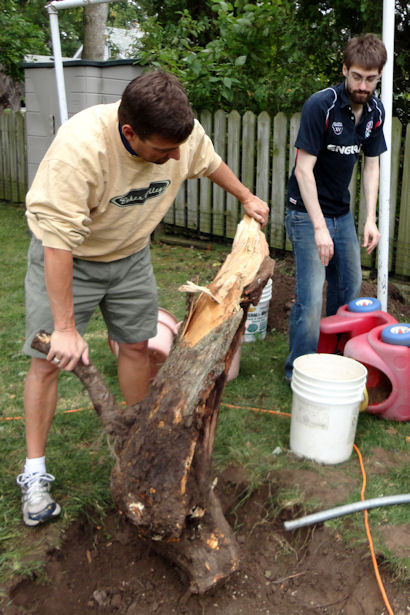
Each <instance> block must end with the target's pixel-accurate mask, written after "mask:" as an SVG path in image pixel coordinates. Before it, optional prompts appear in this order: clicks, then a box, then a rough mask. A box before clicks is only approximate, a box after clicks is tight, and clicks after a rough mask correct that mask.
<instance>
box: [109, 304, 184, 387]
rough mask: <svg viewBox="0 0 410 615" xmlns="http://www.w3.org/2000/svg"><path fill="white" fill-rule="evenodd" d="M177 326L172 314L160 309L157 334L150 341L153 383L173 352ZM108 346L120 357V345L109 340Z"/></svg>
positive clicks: (149, 349) (151, 377)
mask: <svg viewBox="0 0 410 615" xmlns="http://www.w3.org/2000/svg"><path fill="white" fill-rule="evenodd" d="M177 324H178V323H177V319H176V318H175V316H174V315H173V314H171V312H168V311H167V310H164V309H163V308H158V327H157V334H156V336H155V337H152V338H151V339H150V340H148V352H149V359H150V371H151V374H150V381H151V382H152V380H154V378H155V376H156V375H157V372H158V371H159V369H160V367H161V366H162V364H163V363H164V361H165V359H166V358H167V356H168V354H169V351H170V350H171V346H172V342H173V341H174V337H175V336H176V334H177V331H178V327H177ZM108 345H109V347H110V348H111V350H112V352H113V353H114V354H115V356H118V343H117V342H114V341H113V340H112V339H110V338H108Z"/></svg>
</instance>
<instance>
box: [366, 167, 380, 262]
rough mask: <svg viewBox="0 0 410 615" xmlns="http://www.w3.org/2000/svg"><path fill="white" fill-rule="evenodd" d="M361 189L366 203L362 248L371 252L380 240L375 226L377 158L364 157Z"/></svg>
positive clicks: (377, 188) (377, 179)
mask: <svg viewBox="0 0 410 615" xmlns="http://www.w3.org/2000/svg"><path fill="white" fill-rule="evenodd" d="M363 188H364V197H365V203H366V214H367V216H366V222H365V224H364V230H363V244H362V246H363V248H367V253H368V254H370V253H371V252H373V250H374V249H375V247H376V246H377V244H378V243H379V239H380V232H379V229H378V228H377V224H376V205H377V194H378V191H379V157H378V156H374V157H369V156H365V158H364V166H363Z"/></svg>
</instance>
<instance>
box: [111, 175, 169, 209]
mask: <svg viewBox="0 0 410 615" xmlns="http://www.w3.org/2000/svg"><path fill="white" fill-rule="evenodd" d="M170 183H171V181H170V180H169V179H166V180H164V181H161V182H151V183H150V185H149V186H147V187H146V188H134V189H133V190H130V191H129V192H127V194H122V195H121V196H115V197H113V198H112V199H110V203H113V204H114V205H116V206H117V207H131V206H132V205H144V203H145V202H146V201H148V200H149V199H155V198H156V197H157V196H160V195H161V194H163V193H164V192H165V190H166V189H167V188H168V186H169V184H170Z"/></svg>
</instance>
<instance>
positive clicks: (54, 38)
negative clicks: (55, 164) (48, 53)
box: [47, 5, 68, 124]
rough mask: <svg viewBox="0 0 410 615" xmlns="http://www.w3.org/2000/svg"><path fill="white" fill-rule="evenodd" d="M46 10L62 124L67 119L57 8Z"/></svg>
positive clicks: (49, 7)
mask: <svg viewBox="0 0 410 615" xmlns="http://www.w3.org/2000/svg"><path fill="white" fill-rule="evenodd" d="M47 10H48V14H49V16H50V31H51V42H52V45H53V55H54V70H55V73H56V82H57V98H58V106H59V109H60V121H61V123H62V124H64V122H66V121H67V120H68V112H67V98H66V93H65V83H64V72H63V58H62V55H61V44H60V31H59V28H58V13H57V10H56V9H55V8H54V7H53V6H51V5H50V6H48V7H47Z"/></svg>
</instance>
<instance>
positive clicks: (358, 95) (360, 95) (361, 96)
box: [347, 87, 374, 105]
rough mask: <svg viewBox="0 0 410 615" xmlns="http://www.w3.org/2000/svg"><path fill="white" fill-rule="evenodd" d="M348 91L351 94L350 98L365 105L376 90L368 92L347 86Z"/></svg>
mask: <svg viewBox="0 0 410 615" xmlns="http://www.w3.org/2000/svg"><path fill="white" fill-rule="evenodd" d="M347 93H348V94H349V97H350V100H351V101H352V102H354V103H356V104H359V105H364V104H366V103H367V102H369V100H370V99H371V97H372V96H373V93H374V90H372V91H371V92H368V91H367V90H352V89H351V88H349V87H347Z"/></svg>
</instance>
